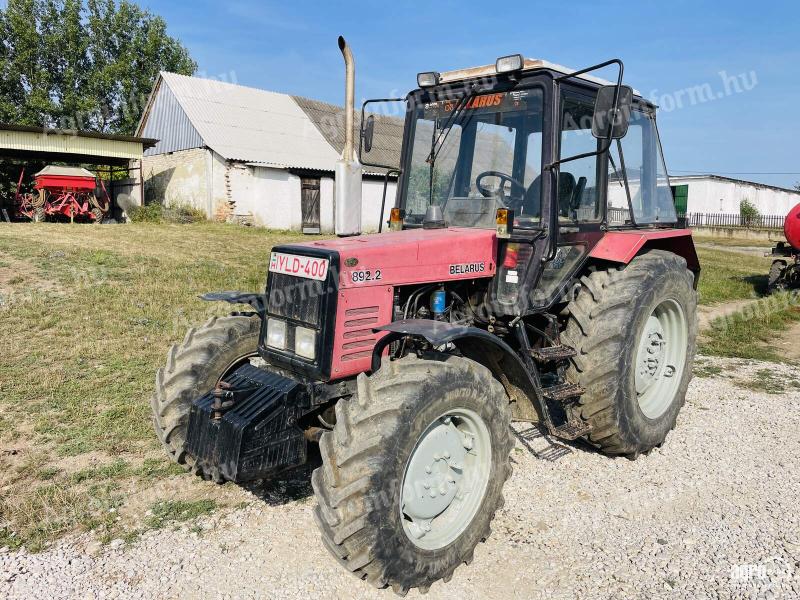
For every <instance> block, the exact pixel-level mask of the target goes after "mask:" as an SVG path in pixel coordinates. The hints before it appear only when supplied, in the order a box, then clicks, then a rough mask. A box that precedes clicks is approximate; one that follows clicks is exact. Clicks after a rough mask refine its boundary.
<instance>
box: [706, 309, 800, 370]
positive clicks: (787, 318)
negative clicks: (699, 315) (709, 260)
mask: <svg viewBox="0 0 800 600" xmlns="http://www.w3.org/2000/svg"><path fill="white" fill-rule="evenodd" d="M797 322H800V306H798V296H796V295H794V294H788V293H785V294H776V295H774V296H771V297H769V298H768V299H765V300H763V301H760V302H759V303H758V304H756V305H755V306H753V307H752V309H748V310H743V311H741V312H738V313H735V314H734V315H731V316H730V317H727V318H724V319H717V320H716V321H713V322H712V323H711V327H710V328H709V329H707V330H706V331H705V332H704V335H703V339H702V340H701V342H700V352H701V353H702V354H713V355H716V356H726V357H732V358H746V359H752V360H766V361H774V362H780V361H784V360H785V356H784V355H783V353H781V352H779V351H777V350H776V348H775V345H774V343H773V342H774V340H775V337H776V335H777V334H779V333H780V332H783V331H785V330H786V329H787V328H788V327H790V326H791V325H793V324H795V323H797Z"/></svg>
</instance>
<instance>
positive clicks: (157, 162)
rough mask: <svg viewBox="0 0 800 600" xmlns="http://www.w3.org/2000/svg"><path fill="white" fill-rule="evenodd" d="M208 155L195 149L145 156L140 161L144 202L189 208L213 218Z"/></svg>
mask: <svg viewBox="0 0 800 600" xmlns="http://www.w3.org/2000/svg"><path fill="white" fill-rule="evenodd" d="M209 154H210V152H209V151H208V150H206V149H204V148H194V149H191V150H181V151H179V152H172V153H169V154H156V155H154V156H145V157H144V158H143V159H142V178H143V180H144V197H145V201H146V202H162V203H164V204H181V205H189V206H193V207H195V208H199V209H202V210H204V211H206V213H207V214H208V216H213V213H212V212H211V206H210V205H209V203H208V187H207V182H208V169H207V165H208V162H207V159H208V155H209ZM137 200H138V199H137Z"/></svg>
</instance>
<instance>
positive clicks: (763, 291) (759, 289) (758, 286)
mask: <svg viewBox="0 0 800 600" xmlns="http://www.w3.org/2000/svg"><path fill="white" fill-rule="evenodd" d="M742 281H744V282H745V283H747V284H748V285H751V286H753V292H754V293H755V294H756V295H758V296H766V295H767V285H768V284H769V276H768V275H748V276H747V277H743V278H742Z"/></svg>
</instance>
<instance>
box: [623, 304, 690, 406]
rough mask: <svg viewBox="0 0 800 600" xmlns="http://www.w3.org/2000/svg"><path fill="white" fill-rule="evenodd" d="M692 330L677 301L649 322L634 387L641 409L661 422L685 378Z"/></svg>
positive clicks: (641, 340) (659, 308) (661, 308)
mask: <svg viewBox="0 0 800 600" xmlns="http://www.w3.org/2000/svg"><path fill="white" fill-rule="evenodd" d="M688 339H689V330H688V326H687V321H686V315H685V314H684V312H683V309H682V308H681V305H680V304H678V303H677V302H676V301H675V300H664V301H663V302H661V303H660V304H658V305H657V306H656V307H655V309H653V312H652V313H651V314H650V316H649V317H648V318H647V320H646V321H645V324H644V329H643V330H642V334H641V337H640V338H639V346H638V349H637V353H636V361H635V363H634V365H635V369H636V370H635V376H634V384H635V387H636V398H637V401H638V403H639V409H640V410H641V411H642V413H643V414H644V416H646V417H647V418H649V419H657V418H658V417H660V416H661V415H663V414H664V413H665V412H667V409H669V407H670V406H671V405H672V403H673V401H674V400H675V395H676V394H677V391H678V387H679V385H680V381H681V378H682V377H683V370H684V367H685V364H686V346H687V344H688Z"/></svg>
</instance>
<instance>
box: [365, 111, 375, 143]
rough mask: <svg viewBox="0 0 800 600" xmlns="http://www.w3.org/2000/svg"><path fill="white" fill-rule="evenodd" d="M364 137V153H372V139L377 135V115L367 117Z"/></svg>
mask: <svg viewBox="0 0 800 600" xmlns="http://www.w3.org/2000/svg"><path fill="white" fill-rule="evenodd" d="M362 135H363V137H364V140H363V143H364V152H371V151H372V137H373V136H374V135H375V115H369V116H368V117H367V122H366V123H365V124H364V131H363V132H362Z"/></svg>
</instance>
